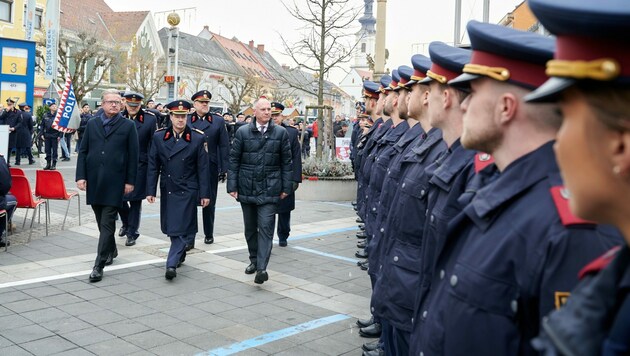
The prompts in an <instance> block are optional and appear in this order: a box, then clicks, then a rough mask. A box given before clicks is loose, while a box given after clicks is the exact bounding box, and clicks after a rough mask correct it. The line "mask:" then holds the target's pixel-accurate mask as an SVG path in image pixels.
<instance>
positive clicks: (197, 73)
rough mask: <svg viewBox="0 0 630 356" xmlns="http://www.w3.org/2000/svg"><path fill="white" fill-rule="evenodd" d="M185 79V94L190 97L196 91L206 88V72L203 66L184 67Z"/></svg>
mask: <svg viewBox="0 0 630 356" xmlns="http://www.w3.org/2000/svg"><path fill="white" fill-rule="evenodd" d="M185 78H186V79H185V80H186V81H188V85H187V86H186V96H187V97H191V96H193V94H195V93H196V92H198V91H200V90H203V89H207V86H208V74H207V73H206V70H205V69H203V68H193V69H190V68H189V69H186V75H185Z"/></svg>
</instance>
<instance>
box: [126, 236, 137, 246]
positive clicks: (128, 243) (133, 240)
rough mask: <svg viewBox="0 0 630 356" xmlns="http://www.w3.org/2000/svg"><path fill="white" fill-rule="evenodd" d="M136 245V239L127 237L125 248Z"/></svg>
mask: <svg viewBox="0 0 630 356" xmlns="http://www.w3.org/2000/svg"><path fill="white" fill-rule="evenodd" d="M135 244H136V238H135V237H133V236H127V241H125V246H133V245H135Z"/></svg>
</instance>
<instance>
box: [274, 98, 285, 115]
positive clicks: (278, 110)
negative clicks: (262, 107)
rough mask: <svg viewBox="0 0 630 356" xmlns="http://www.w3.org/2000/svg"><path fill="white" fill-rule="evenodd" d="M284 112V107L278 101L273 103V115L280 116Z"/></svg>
mask: <svg viewBox="0 0 630 356" xmlns="http://www.w3.org/2000/svg"><path fill="white" fill-rule="evenodd" d="M283 110H284V105H282V104H281V103H279V102H277V101H272V102H271V114H272V115H273V114H280V113H281V112H282V111H283Z"/></svg>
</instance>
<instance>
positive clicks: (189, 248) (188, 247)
mask: <svg viewBox="0 0 630 356" xmlns="http://www.w3.org/2000/svg"><path fill="white" fill-rule="evenodd" d="M193 248H195V242H194V241H193V244H192V245H186V252H188V251H190V250H192V249H193Z"/></svg>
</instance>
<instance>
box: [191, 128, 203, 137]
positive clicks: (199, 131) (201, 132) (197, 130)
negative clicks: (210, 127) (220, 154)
mask: <svg viewBox="0 0 630 356" xmlns="http://www.w3.org/2000/svg"><path fill="white" fill-rule="evenodd" d="M192 130H193V131H195V132H196V133H200V134H202V135H205V132H203V131H201V130H199V129H196V128H194V127H193V128H192Z"/></svg>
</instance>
